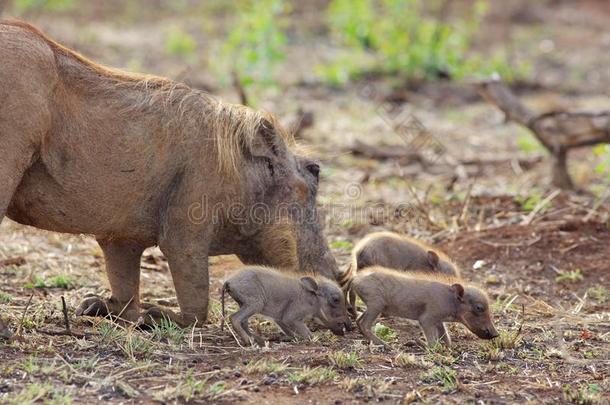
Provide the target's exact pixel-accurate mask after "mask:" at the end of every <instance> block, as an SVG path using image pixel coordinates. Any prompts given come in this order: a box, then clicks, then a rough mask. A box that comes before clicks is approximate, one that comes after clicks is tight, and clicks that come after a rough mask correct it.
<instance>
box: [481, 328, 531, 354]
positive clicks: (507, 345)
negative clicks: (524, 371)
mask: <svg viewBox="0 0 610 405" xmlns="http://www.w3.org/2000/svg"><path fill="white" fill-rule="evenodd" d="M521 343H523V339H522V338H521V329H519V330H517V331H515V332H507V331H503V330H501V331H499V332H498V337H496V338H494V339H493V340H491V341H490V342H489V343H487V347H488V350H489V351H493V349H500V350H507V349H516V348H518V347H519V346H521Z"/></svg>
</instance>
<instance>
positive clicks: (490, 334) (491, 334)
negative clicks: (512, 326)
mask: <svg viewBox="0 0 610 405" xmlns="http://www.w3.org/2000/svg"><path fill="white" fill-rule="evenodd" d="M487 336H488V337H487V338H488V339H494V338H497V337H498V336H500V334H499V333H498V331H497V330H496V328H494V327H493V326H492V327H491V328H489V329H487Z"/></svg>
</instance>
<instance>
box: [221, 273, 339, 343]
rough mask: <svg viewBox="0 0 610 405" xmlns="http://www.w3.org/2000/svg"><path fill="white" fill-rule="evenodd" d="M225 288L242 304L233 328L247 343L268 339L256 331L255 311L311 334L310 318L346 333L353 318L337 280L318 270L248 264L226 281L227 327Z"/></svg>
mask: <svg viewBox="0 0 610 405" xmlns="http://www.w3.org/2000/svg"><path fill="white" fill-rule="evenodd" d="M225 292H226V293H228V294H229V295H230V296H231V297H232V298H233V299H234V300H235V301H236V302H237V303H238V305H239V310H238V311H237V312H236V313H234V314H232V315H231V316H230V319H231V324H232V326H233V329H234V330H235V332H236V333H237V336H238V338H239V339H240V341H241V342H242V343H243V344H251V343H254V342H256V343H257V344H259V345H261V346H262V345H264V339H263V338H262V337H260V336H258V335H255V334H253V333H252V332H251V331H250V328H249V326H248V320H249V319H250V317H251V316H253V315H255V314H261V315H265V316H268V317H270V318H272V319H273V320H274V321H275V322H276V323H277V325H278V326H279V327H280V328H281V329H282V331H283V332H284V333H286V334H287V335H288V336H291V337H292V336H294V335H299V336H301V337H310V336H311V332H310V331H309V329H308V328H307V325H305V321H306V320H307V319H317V320H319V321H320V322H322V324H323V325H325V326H326V327H328V328H330V329H331V330H332V331H333V332H334V333H335V334H339V335H342V334H343V333H344V332H343V328H344V327H345V326H346V323H347V322H349V317H348V315H347V311H346V308H345V301H344V299H343V294H342V293H341V289H340V288H339V286H338V285H337V283H336V282H335V281H334V280H330V279H328V278H326V277H322V276H319V275H315V274H310V275H306V274H303V273H296V272H286V271H283V272H278V271H277V270H275V269H272V268H268V267H261V266H256V267H246V268H244V269H242V270H240V271H238V272H237V273H235V274H233V275H231V276H230V277H229V278H228V279H227V280H226V281H225V283H224V284H223V287H222V293H221V301H222V314H223V319H222V322H221V329H223V327H224V316H225V301H224V296H225Z"/></svg>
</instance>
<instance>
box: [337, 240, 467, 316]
mask: <svg viewBox="0 0 610 405" xmlns="http://www.w3.org/2000/svg"><path fill="white" fill-rule="evenodd" d="M371 266H381V267H387V268H392V269H395V270H401V271H425V272H438V273H441V274H447V275H451V276H455V277H458V278H459V277H460V269H459V267H458V266H457V265H456V264H454V263H453V262H452V261H451V259H450V258H449V257H448V256H447V255H446V254H445V253H443V252H442V251H440V250H438V249H436V248H434V247H432V246H431V245H428V244H426V243H424V242H422V241H419V240H417V239H414V238H410V237H408V236H406V235H400V234H397V233H394V232H374V233H370V234H368V235H366V236H365V237H364V238H362V239H361V240H360V241H358V243H356V246H354V248H353V249H352V260H351V263H350V264H349V265H348V267H347V269H346V270H345V271H344V272H343V273H342V274H341V275H340V276H339V280H338V281H339V285H340V286H341V289H342V290H343V291H344V292H345V294H346V297H347V296H348V295H349V302H350V304H351V303H355V300H356V297H355V296H354V294H353V293H351V292H350V285H351V281H352V279H353V278H354V277H355V275H356V272H357V271H360V270H362V269H364V268H367V267H371ZM350 311H351V313H352V315H353V316H356V308H355V306H354V305H350Z"/></svg>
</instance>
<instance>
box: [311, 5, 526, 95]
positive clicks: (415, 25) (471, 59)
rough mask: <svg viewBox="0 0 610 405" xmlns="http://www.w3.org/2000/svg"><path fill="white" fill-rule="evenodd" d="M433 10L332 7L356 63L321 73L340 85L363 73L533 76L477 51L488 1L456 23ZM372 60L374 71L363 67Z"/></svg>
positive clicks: (498, 55) (334, 26)
mask: <svg viewBox="0 0 610 405" xmlns="http://www.w3.org/2000/svg"><path fill="white" fill-rule="evenodd" d="M430 4H431V3H430V2H423V1H421V0H380V1H375V0H355V1H349V0H333V1H331V2H330V4H329V6H328V9H327V22H328V25H329V28H330V31H331V33H332V34H333V36H334V37H335V38H337V40H338V41H339V42H340V43H341V44H342V45H344V46H345V47H347V49H349V50H351V53H352V57H351V58H346V57H344V56H342V57H340V58H338V59H336V60H335V61H333V62H332V63H330V65H332V66H333V67H332V68H326V69H317V70H318V72H321V73H322V74H323V78H326V79H327V80H328V79H330V80H331V83H330V84H335V85H336V84H337V83H338V82H345V81H346V76H348V75H349V76H352V77H350V78H353V77H357V76H358V75H359V74H361V73H362V70H365V71H374V72H375V71H377V72H383V73H391V74H395V73H399V74H402V75H404V76H406V77H407V78H416V79H435V78H438V77H444V76H448V77H451V78H453V79H457V80H460V79H463V78H465V77H468V76H472V75H479V76H480V75H485V76H488V75H489V74H491V73H493V72H495V73H497V74H499V75H501V77H502V78H503V79H504V80H507V81H512V80H515V79H517V78H519V77H521V75H524V74H527V67H526V66H524V65H520V66H518V67H517V68H514V67H513V66H512V65H511V64H509V63H508V62H507V61H508V55H507V54H506V53H505V52H495V53H494V54H492V55H480V54H475V53H474V52H473V51H472V46H471V44H472V37H473V36H474V34H475V33H476V32H477V31H478V29H479V26H480V22H481V20H482V18H483V16H484V15H485V13H486V11H487V1H483V0H479V1H477V2H475V4H474V5H473V7H472V8H471V9H470V10H469V13H468V15H467V16H466V17H463V18H457V19H453V20H452V21H445V20H444V19H443V18H440V17H439V16H440V15H441V14H442V10H441V9H440V8H437V7H439V6H432V7H431V6H430ZM438 4H440V3H438ZM441 6H442V7H444V5H441ZM367 55H369V56H373V57H374V58H375V61H376V63H375V64H373V65H372V66H373V67H372V68H371V64H370V63H366V64H365V63H362V61H363V60H365V59H366V56H367ZM365 66H366V67H365ZM348 67H351V69H348ZM359 67H360V68H361V69H360V70H359V69H358V68H359Z"/></svg>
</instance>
